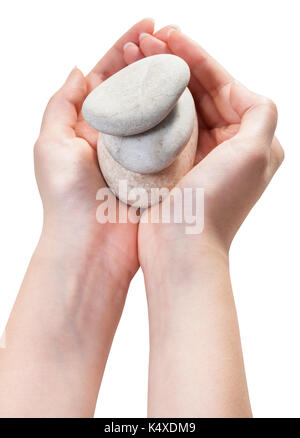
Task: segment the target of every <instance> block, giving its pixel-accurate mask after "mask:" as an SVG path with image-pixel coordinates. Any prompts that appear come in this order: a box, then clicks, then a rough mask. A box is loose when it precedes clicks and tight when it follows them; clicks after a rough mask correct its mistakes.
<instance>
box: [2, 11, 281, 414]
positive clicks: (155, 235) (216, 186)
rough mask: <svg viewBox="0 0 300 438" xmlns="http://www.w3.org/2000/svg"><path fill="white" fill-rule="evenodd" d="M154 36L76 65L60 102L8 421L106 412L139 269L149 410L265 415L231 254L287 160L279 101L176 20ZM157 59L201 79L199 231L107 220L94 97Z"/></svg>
mask: <svg viewBox="0 0 300 438" xmlns="http://www.w3.org/2000/svg"><path fill="white" fill-rule="evenodd" d="M153 32H154V25H153V22H152V21H151V20H149V19H145V20H142V21H141V22H139V23H137V24H136V25H135V26H133V28H132V29H130V30H129V31H128V32H127V33H126V34H125V35H124V36H123V37H122V38H121V39H120V40H119V41H118V42H117V43H116V44H115V46H114V47H113V48H112V49H111V50H110V51H109V52H108V53H107V54H106V55H105V56H104V58H102V59H101V60H100V61H99V62H98V64H97V65H96V66H95V68H94V69H93V70H92V71H91V72H90V73H89V74H88V75H87V76H86V77H84V76H83V75H82V73H81V72H80V71H79V70H78V69H74V70H73V71H72V72H71V74H70V76H69V77H68V79H67V81H66V83H65V84H64V85H63V87H62V88H61V89H60V90H59V91H58V92H57V93H56V94H55V95H54V96H53V97H52V99H51V100H50V102H49V104H48V106H47V108H46V111H45V114H44V118H43V123H42V127H41V133H40V136H39V139H38V141H37V143H36V145H35V169H36V177H37V182H38V186H39V190H40V193H41V198H42V201H43V207H44V225H43V231H42V235H41V239H40V242H39V244H38V247H37V249H36V251H35V253H34V255H33V257H32V260H31V263H30V265H29V268H28V271H27V273H26V276H25V278H24V281H23V284H22V287H21V290H20V293H19V295H18V298H17V301H16V304H15V306H14V309H13V311H12V314H11V316H10V319H9V322H8V324H7V329H6V343H7V348H6V349H2V350H0V415H1V416H10V417H18V416H21V417H39V416H42V417H45V416H46V417H89V416H92V415H93V413H94V409H95V404H96V400H97V395H98V391H99V387H100V384H101V379H102V375H103V371H104V368H105V364H106V360H107V357H108V354H109V350H110V346H111V342H112V340H113V336H114V333H115V330H116V327H117V325H118V322H119V319H120V316H121V313H122V309H123V306H124V302H125V299H126V293H127V290H128V287H129V284H130V281H131V279H132V277H133V276H134V274H135V272H136V270H137V269H138V266H139V264H140V265H141V267H142V269H143V273H144V276H145V285H146V290H147V299H148V308H149V324H150V367H149V397H148V415H149V416H151V417H157V416H158V417H168V416H170V417H172V416H174V417H238V416H240V417H248V416H251V408H250V403H249V397H248V391H247V384H246V378H245V372H244V365H243V357H242V351H241V343H240V338H239V329H238V322H237V317H236V312H235V306H234V299H233V294H232V290H231V284H230V276H229V261H228V260H229V257H228V253H229V248H230V244H231V242H232V239H233V238H234V236H235V234H236V232H237V230H238V228H239V226H240V225H241V223H242V222H243V220H244V219H245V217H246V216H247V214H248V213H249V211H250V210H251V208H252V207H253V205H254V204H255V202H256V201H257V200H258V198H259V197H260V196H261V194H262V192H263V191H264V189H265V188H266V186H267V185H268V183H269V182H270V180H271V178H272V176H273V174H274V173H275V172H276V170H277V169H278V167H279V165H280V164H281V162H282V160H283V151H282V148H281V146H280V144H279V142H278V140H277V139H276V138H275V137H274V132H275V128H276V122H277V112H276V107H275V105H274V103H273V102H272V101H270V100H269V99H267V98H264V97H262V96H258V95H256V94H254V93H252V92H250V91H249V90H247V89H246V88H245V87H243V86H242V85H241V84H239V83H237V82H236V81H234V80H233V78H232V77H231V75H230V74H229V73H227V72H226V71H225V70H224V69H223V68H222V67H221V66H220V65H219V64H218V63H217V62H216V61H215V60H214V59H212V58H211V57H210V56H209V55H208V54H207V53H206V52H205V51H204V50H203V49H202V48H201V47H200V46H198V45H197V44H196V43H194V42H192V41H190V40H189V39H188V38H187V37H186V36H184V35H183V34H182V33H180V32H179V31H178V30H176V29H174V28H173V27H172V26H167V27H165V28H163V29H161V30H160V31H158V32H156V33H153ZM127 43H130V44H127ZM125 44H126V45H125ZM124 45H125V47H124ZM155 53H173V54H175V55H178V56H180V57H182V58H183V59H185V61H186V62H187V63H188V64H189V66H190V69H191V73H192V78H191V82H190V85H189V86H190V89H191V91H192V93H193V96H194V99H195V102H196V107H197V112H198V121H199V127H200V131H199V145H198V153H197V158H196V162H195V167H194V168H193V169H192V170H191V171H190V172H189V173H188V174H187V175H186V176H185V177H184V178H183V179H182V181H180V182H179V185H178V186H179V187H181V188H182V187H202V188H204V190H205V227H204V231H203V233H201V234H200V235H197V236H195V235H192V236H189V235H186V234H185V233H184V226H185V224H149V223H148V224H147V223H141V224H140V225H139V226H138V225H136V224H103V225H101V224H99V223H97V221H96V208H97V206H98V205H99V201H96V192H97V190H98V189H99V188H100V187H103V186H105V183H104V181H103V179H102V177H101V174H100V171H99V167H98V163H97V156H96V149H95V145H96V136H97V133H96V131H94V130H92V129H91V128H89V127H88V126H87V124H86V123H85V122H84V120H83V118H82V116H81V114H80V108H81V105H82V102H83V100H84V98H85V97H86V95H87V94H88V92H89V91H90V90H91V89H92V88H94V87H95V86H97V85H98V84H100V83H101V81H103V80H105V79H106V78H107V77H109V76H110V75H112V74H114V73H115V72H116V71H118V70H119V69H121V68H123V67H125V66H126V64H129V63H132V62H135V61H136V60H138V59H140V58H142V57H144V56H149V55H152V54H155ZM122 208H126V207H122ZM154 208H160V207H154ZM144 214H145V215H147V214H148V212H147V211H146V212H145V213H144ZM120 254H121V255H122V254H124V257H122V256H120Z"/></svg>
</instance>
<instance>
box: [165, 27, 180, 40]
mask: <svg viewBox="0 0 300 438" xmlns="http://www.w3.org/2000/svg"><path fill="white" fill-rule="evenodd" d="M172 32H179V29H175V28H174V27H172V28H171V29H169V30H168V34H167V35H168V38H169V36H170V35H171V33H172Z"/></svg>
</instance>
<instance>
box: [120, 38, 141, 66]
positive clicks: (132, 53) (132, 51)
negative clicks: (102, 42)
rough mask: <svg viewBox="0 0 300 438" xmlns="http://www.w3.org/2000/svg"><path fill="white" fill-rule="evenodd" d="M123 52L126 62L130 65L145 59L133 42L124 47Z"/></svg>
mask: <svg viewBox="0 0 300 438" xmlns="http://www.w3.org/2000/svg"><path fill="white" fill-rule="evenodd" d="M123 52H124V54H123V56H124V60H125V62H126V64H128V65H129V64H132V63H133V62H136V61H139V60H140V59H142V58H144V55H143V53H142V52H141V50H140V48H139V47H138V46H137V45H136V44H134V43H132V42H131V41H130V42H128V43H126V44H125V45H124V47H123Z"/></svg>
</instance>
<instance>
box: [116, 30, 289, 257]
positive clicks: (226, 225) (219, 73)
mask: <svg viewBox="0 0 300 438" xmlns="http://www.w3.org/2000/svg"><path fill="white" fill-rule="evenodd" d="M158 53H173V54H174V55H177V56H180V57H181V58H183V59H184V60H185V61H186V62H187V63H188V64H189V66H190V69H191V80H190V84H189V88H190V90H191V92H192V94H193V97H194V100H195V105H196V110H197V116H198V123H199V140H198V150H197V156H196V162H195V167H194V168H193V169H192V170H191V171H190V172H189V173H188V174H187V175H186V176H185V177H184V178H183V179H182V181H180V182H179V184H178V186H179V187H182V188H183V187H201V188H203V189H204V196H205V226H204V233H203V234H204V235H205V237H206V236H209V237H210V238H211V239H212V240H214V241H216V240H218V242H219V243H220V244H221V245H222V247H223V248H225V250H228V248H229V246H230V243H231V241H232V239H233V237H234V235H235V233H236V231H237V229H238V228H239V226H240V225H241V223H242V222H243V220H244V219H245V217H246V216H247V214H248V212H249V211H250V209H251V208H252V207H253V205H254V204H255V202H256V201H257V200H258V198H259V197H260V195H261V194H262V192H263V191H264V189H265V188H266V186H267V185H268V183H269V182H270V180H271V178H272V176H273V175H274V173H275V172H276V170H277V169H278V167H279V166H280V164H281V162H282V160H283V150H282V147H281V145H280V144H279V142H278V140H277V139H276V138H275V137H274V131H275V128H276V123H277V110H276V106H275V104H274V103H273V102H272V101H271V100H270V99H267V98H265V97H262V96H259V95H257V94H255V93H253V92H251V91H249V90H248V89H247V88H245V87H244V86H243V85H242V84H240V83H238V82H237V81H236V80H234V79H233V77H232V76H231V75H230V74H229V73H227V72H226V71H225V70H224V69H223V67H221V66H220V65H219V64H218V63H217V62H216V61H215V60H214V59H213V58H212V57H211V56H210V55H208V54H207V53H206V52H205V51H204V50H203V49H202V48H201V47H200V46H199V45H198V44H196V43H195V42H193V41H192V40H190V39H189V38H188V37H186V36H185V35H183V34H182V33H180V32H179V31H178V30H176V29H172V28H170V27H166V28H164V29H162V30H160V31H159V32H157V33H156V34H154V35H145V34H144V35H142V36H141V41H140V45H139V47H137V46H136V45H134V44H131V45H127V46H126V48H125V50H124V59H125V60H126V61H127V62H128V63H131V62H134V61H135V60H136V59H139V58H141V57H142V56H151V55H153V54H158ZM153 228H155V233H157V231H158V228H159V227H157V226H155V227H151V225H148V224H147V225H144V224H142V225H141V226H140V230H139V242H140V243H141V245H140V256H141V260H143V259H144V253H146V252H149V253H153V250H154V248H153V245H158V243H157V239H156V238H155V236H154V235H153V234H154V230H153ZM160 228H161V232H162V233H166V229H167V228H168V233H169V232H170V227H168V226H167V225H166V224H163V225H162V226H161V227H160ZM179 228H180V227H179V226H178V225H177V224H176V225H172V229H173V231H174V233H181V232H182V229H181V230H179ZM163 230H165V231H163ZM201 238H203V236H201ZM189 240H190V239H189ZM194 240H195V239H194ZM196 240H197V239H196ZM189 243H191V242H189ZM161 245H162V242H161V241H160V244H159V246H160V251H161V250H162V248H161Z"/></svg>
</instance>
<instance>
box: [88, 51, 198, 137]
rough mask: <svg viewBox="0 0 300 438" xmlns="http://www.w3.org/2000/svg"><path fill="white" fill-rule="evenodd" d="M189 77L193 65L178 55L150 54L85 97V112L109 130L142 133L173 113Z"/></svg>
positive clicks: (103, 129)
mask: <svg viewBox="0 0 300 438" xmlns="http://www.w3.org/2000/svg"><path fill="white" fill-rule="evenodd" d="M189 80H190V70H189V67H188V65H187V64H186V62H185V61H183V60H182V59H181V58H179V57H178V56H175V55H165V54H162V55H154V56H149V57H147V58H143V59H141V60H140V61H137V62H135V63H133V64H131V65H129V66H127V67H125V68H123V69H122V70H120V71H119V72H117V73H116V74H114V75H113V76H111V77H110V78H108V79H107V80H105V81H104V82H102V84H100V85H99V86H98V87H97V88H95V89H94V90H93V91H92V92H91V93H90V94H89V95H88V96H87V98H86V99H85V101H84V103H83V106H82V114H83V117H84V118H85V120H86V121H87V123H88V124H89V125H90V126H92V127H93V128H95V129H96V130H98V131H101V132H103V133H105V134H111V135H121V136H127V135H134V134H140V133H142V132H145V131H147V130H148V129H151V128H153V127H154V126H156V125H157V124H158V123H160V122H161V121H162V120H163V119H164V118H165V117H166V116H167V115H168V114H169V113H170V111H171V110H172V109H173V108H174V106H175V105H176V102H177V101H178V99H179V97H180V96H181V94H182V93H183V91H184V89H185V88H186V86H187V85H188V82H189Z"/></svg>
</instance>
